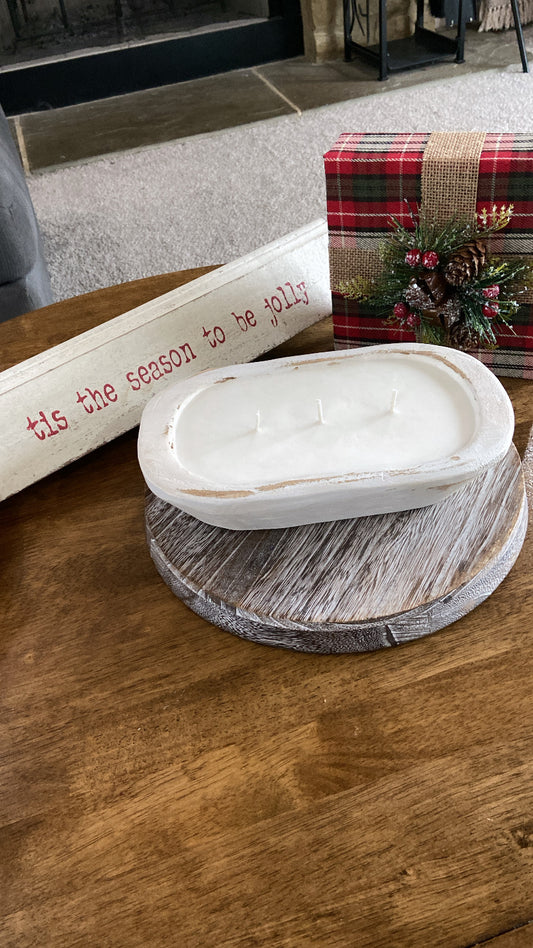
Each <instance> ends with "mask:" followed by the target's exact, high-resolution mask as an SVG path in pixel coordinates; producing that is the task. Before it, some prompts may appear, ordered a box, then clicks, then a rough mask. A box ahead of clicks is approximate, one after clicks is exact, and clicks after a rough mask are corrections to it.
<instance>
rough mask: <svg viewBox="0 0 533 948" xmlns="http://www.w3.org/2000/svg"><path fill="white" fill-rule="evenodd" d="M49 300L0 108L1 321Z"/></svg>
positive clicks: (25, 193)
mask: <svg viewBox="0 0 533 948" xmlns="http://www.w3.org/2000/svg"><path fill="white" fill-rule="evenodd" d="M52 302H53V297H52V289H51V286H50V277H49V274H48V270H47V268H46V263H45V260H44V256H43V250H42V245H41V236H40V233H39V227H38V224H37V220H36V217H35V211H34V209H33V204H32V202H31V197H30V193H29V191H28V186H27V184H26V179H25V177H24V171H23V169H22V165H21V162H20V158H19V155H18V151H17V149H16V147H15V143H14V141H13V139H12V137H11V132H10V128H9V123H8V121H7V119H6V117H5V115H4V113H3V111H2V109H0V322H4V321H5V320H6V319H11V318H12V317H13V316H20V315H21V314H22V313H27V312H29V311H30V310H32V309H39V308H40V307H41V306H47V305H48V304H49V303H52Z"/></svg>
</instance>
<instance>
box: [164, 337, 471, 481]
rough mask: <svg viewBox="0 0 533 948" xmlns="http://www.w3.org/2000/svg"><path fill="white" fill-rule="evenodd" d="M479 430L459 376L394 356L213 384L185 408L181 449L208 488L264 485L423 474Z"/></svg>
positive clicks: (177, 441) (289, 368)
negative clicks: (396, 472)
mask: <svg viewBox="0 0 533 948" xmlns="http://www.w3.org/2000/svg"><path fill="white" fill-rule="evenodd" d="M394 392H396V395H394V394H393V393H394ZM317 402H318V412H317ZM258 412H259V413H260V419H261V423H260V426H259V427H258V426H257V423H256V421H257V413H258ZM322 419H323V421H322ZM475 425H476V413H475V410H474V405H473V403H472V398H471V395H470V393H469V391H468V388H467V386H466V385H465V383H464V380H463V379H461V377H460V376H458V375H457V373H456V372H453V370H451V369H447V367H446V366H442V365H439V364H436V363H432V362H431V361H428V360H420V359H419V360H417V359H416V358H411V359H406V358H405V356H403V357H402V356H401V355H400V354H399V353H398V354H394V353H387V354H383V355H382V356H380V357H379V356H378V357H376V358H374V359H372V360H366V361H365V360H359V361H358V362H357V361H356V362H353V361H346V360H342V361H341V360H335V361H325V362H324V361H321V362H318V363H312V362H311V363H307V364H304V365H286V366H283V367H281V368H279V369H278V370H277V371H276V372H275V374H274V375H266V374H264V373H263V374H255V375H252V376H248V377H246V378H233V379H231V378H230V379H227V380H226V381H224V382H221V383H219V384H217V385H208V386H206V387H205V388H204V389H202V390H201V391H199V392H197V393H196V394H194V395H193V396H192V397H191V398H190V399H189V400H188V401H187V402H186V403H185V404H184V405H182V407H181V409H180V411H179V414H178V416H177V419H176V425H175V437H174V450H175V452H176V457H177V459H178V461H179V463H180V464H181V465H182V466H183V467H184V468H185V469H186V470H188V471H189V472H190V473H191V474H193V475H194V476H196V477H198V478H202V479H203V480H204V481H205V482H206V483H209V484H211V485H212V484H213V483H217V484H219V485H225V486H227V487H243V486H257V485H260V484H268V483H275V482H279V481H288V480H295V479H304V478H317V477H327V476H331V475H334V474H338V473H339V472H342V473H345V474H348V473H351V472H358V473H362V472H376V471H383V470H387V471H391V470H405V469H407V468H413V467H416V466H418V465H420V464H424V463H426V462H428V461H436V460H439V459H441V458H445V457H448V456H449V455H453V454H455V453H457V452H458V451H460V450H461V449H462V448H463V447H464V445H465V444H467V443H468V441H470V439H471V438H472V436H473V434H474V430H475Z"/></svg>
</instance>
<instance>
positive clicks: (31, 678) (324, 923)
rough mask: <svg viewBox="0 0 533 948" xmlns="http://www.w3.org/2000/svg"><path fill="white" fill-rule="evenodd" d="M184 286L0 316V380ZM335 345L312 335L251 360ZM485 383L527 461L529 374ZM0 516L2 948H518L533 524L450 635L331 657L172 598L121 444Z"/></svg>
mask: <svg viewBox="0 0 533 948" xmlns="http://www.w3.org/2000/svg"><path fill="white" fill-rule="evenodd" d="M202 272H205V271H203V270H199V271H186V272H183V273H175V274H168V275H165V276H161V277H154V278H151V279H148V280H139V281H136V282H134V283H131V284H125V285H122V286H118V287H112V288H110V289H108V290H101V291H97V292H95V293H91V294H88V295H86V296H83V297H79V298H76V299H73V300H68V301H65V302H62V303H58V304H56V305H54V306H50V307H47V308H46V309H44V310H41V311H38V312H35V313H31V314H28V315H27V316H24V317H20V318H18V319H16V320H12V321H11V322H8V323H3V324H0V363H1V364H0V367H1V368H2V369H4V368H7V367H8V366H9V365H11V364H13V363H15V362H18V361H20V360H22V359H25V358H28V357H29V356H31V355H33V354H35V353H36V352H39V351H41V350H43V349H46V348H48V347H49V346H51V345H55V344H56V343H58V342H61V341H63V340H64V339H65V338H68V337H69V336H72V335H75V334H77V333H79V332H82V331H83V330H85V329H88V328H90V327H91V326H93V325H96V324H98V323H99V322H102V321H103V320H105V319H109V318H112V317H113V316H116V315H118V314H119V313H121V312H124V311H126V310H128V309H130V308H132V307H133V306H136V305H139V304H140V303H142V302H145V301H147V300H148V299H150V298H152V297H154V296H157V295H159V294H161V293H164V292H167V291H168V290H170V289H172V288H173V287H175V286H177V285H178V284H179V283H181V282H185V281H187V280H188V279H191V278H192V277H194V276H197V275H199V274H200V273H202ZM331 347H332V335H331V326H330V323H329V321H328V320H325V321H323V322H322V323H320V324H318V325H317V326H315V327H313V328H312V329H311V330H307V331H306V332H305V333H302V334H301V335H300V336H298V337H297V338H295V339H294V340H292V341H291V342H289V343H286V344H284V346H283V347H281V348H280V349H278V350H276V351H275V353H272V354H276V355H281V354H287V353H289V352H305V351H311V350H318V349H328V348H331ZM504 384H505V386H506V388H507V390H508V391H509V393H510V395H511V398H512V400H513V403H514V406H515V411H516V420H517V426H516V437H515V443H516V445H517V448H518V450H519V452H520V453H521V454H522V455H523V454H524V451H525V450H526V445H527V442H528V438H529V432H530V429H531V425H532V422H533V383H531V382H524V381H521V380H507V381H504ZM532 452H533V446H532V445H530V447H529V449H528V451H527V458H528V465H527V470H526V475H527V478H528V479H529V485H530V488H531V487H533V473H532V471H531V469H530V465H531V462H532V457H531V455H532ZM0 521H1V534H0V535H1V538H2V546H1V554H0V555H1V563H2V575H1V594H0V596H1V603H2V606H1V615H2V625H1V633H0V634H1V658H0V683H1V685H0V729H1V734H2V737H1V742H0V750H1V759H0V768H1V787H2V789H1V795H0V823H1V829H0V865H1V873H2V883H1V886H0V932H1V937H0V943H1V944H2V945H3V946H13V948H23V946H38V948H44V946H53V948H63V946H65V948H67V946H68V948H73V946H80V948H81V946H83V948H85V946H89V945H91V946H93V945H94V946H98V948H104V946H105V948H110V946H120V948H130V946H143V948H159V946H165V948H168V946H179V948H190V946H192V948H196V946H198V948H215V946H216V948H220V946H231V948H245V946H246V948H248V946H264V948H272V946H283V948H288V946H290V948H293V946H294V948H301V946H305V948H307V946H319V948H330V946H336V948H337V946H343V948H344V946H346V948H365V946H368V948H382V946H383V948H438V946H445V948H452V946H453V948H455V946H457V948H458V946H461V948H466V946H473V945H478V944H487V943H488V944H491V945H494V946H497V948H517V946H520V948H525V946H530V945H532V944H533V924H532V923H531V921H530V920H531V919H532V918H533V895H532V893H533V855H532V854H533V767H532V761H533V736H532V735H533V713H532V700H531V689H532V680H533V678H532V673H533V667H532V665H533V662H532V658H533V636H532V629H533V597H532V592H533V538H532V537H531V535H530V534H529V535H528V536H527V538H526V541H525V544H524V546H523V548H522V552H521V553H520V556H519V558H518V560H517V563H516V565H515V566H514V568H513V569H512V571H511V573H510V574H509V575H508V577H507V578H506V579H505V580H504V582H503V583H502V584H501V586H499V587H498V588H497V589H496V591H495V592H494V593H493V595H492V596H491V597H490V598H489V599H488V600H487V601H486V602H485V603H483V604H482V605H481V606H479V607H478V608H477V609H476V610H474V611H473V612H471V613H470V614H469V615H467V616H466V617H465V618H463V619H461V620H460V621H459V622H456V623H455V624H454V625H451V626H449V627H448V628H446V629H444V630H443V631H441V632H437V633H436V634H434V635H432V636H430V637H428V638H426V639H421V640H419V641H417V642H414V643H411V644H408V645H404V646H401V647H399V648H391V649H385V650H382V651H379V652H374V653H370V654H359V655H340V656H328V655H309V654H300V653H297V652H291V651H287V650H284V649H275V648H269V647H266V646H261V645H257V644H253V643H251V642H248V641H244V640H241V639H238V638H236V637H234V636H232V635H230V634H229V633H227V632H224V631H222V630H220V629H218V628H216V627H214V626H211V625H209V624H208V623H207V622H205V621H203V620H202V619H200V618H199V617H198V616H197V615H195V614H194V613H193V612H191V611H189V610H188V609H187V608H186V606H185V605H184V604H183V603H182V602H181V601H180V600H178V599H177V598H175V597H174V596H173V595H172V593H171V592H170V590H169V589H168V588H167V586H166V585H165V584H164V583H163V582H162V580H161V579H160V578H159V576H158V574H157V572H156V570H155V568H154V566H153V564H152V562H151V559H150V556H149V554H148V550H147V546H146V542H145V537H144V485H143V480H142V477H141V474H140V471H139V467H138V464H137V460H136V431H132V432H130V433H129V434H127V435H124V436H123V437H121V438H118V439H117V440H116V441H114V442H112V443H111V444H109V445H106V446H105V447H102V448H100V449H99V450H97V451H95V452H93V453H92V454H90V455H88V456H87V457H85V458H83V459H82V460H80V461H78V462H76V463H74V464H72V465H70V466H69V467H67V468H65V469H64V470H62V471H60V472H58V473H56V474H54V475H52V476H50V477H48V478H47V479H45V480H43V481H41V482H39V483H37V484H35V485H34V486H32V487H30V488H28V489H26V490H25V491H23V492H21V493H20V494H17V495H15V496H13V497H12V498H10V499H9V500H7V501H4V502H3V504H2V505H0Z"/></svg>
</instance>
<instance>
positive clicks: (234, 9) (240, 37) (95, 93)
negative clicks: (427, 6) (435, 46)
mask: <svg viewBox="0 0 533 948" xmlns="http://www.w3.org/2000/svg"><path fill="white" fill-rule="evenodd" d="M395 6H396V8H400V7H401V9H402V13H401V14H400V20H401V22H400V24H399V29H400V35H401V31H402V30H404V31H405V30H406V31H408V23H409V17H408V14H407V12H406V11H405V5H404V3H403V0H389V4H388V15H389V9H390V17H391V18H392V19H391V24H392V29H393V31H394V30H395V31H396V33H398V25H397V24H396V23H395V18H396V19H398V14H397V13H395ZM91 17H92V19H91ZM98 18H99V20H98ZM374 19H375V18H374ZM369 23H370V24H371V23H372V14H371V15H370V17H369ZM403 35H406V34H405V32H404V34H403ZM302 54H304V55H305V58H306V59H307V60H308V61H310V62H322V61H325V60H331V59H342V58H343V55H344V37H343V4H342V0H203V2H200V3H198V2H196V0H93V2H92V3H91V4H86V3H84V2H82V0H33V2H32V3H31V4H29V3H28V2H27V0H0V102H1V103H2V105H3V108H4V111H5V112H6V113H7V114H8V115H13V114H17V113H23V112H27V111H35V110H39V109H46V108H56V107H61V106H65V105H72V104H76V103H78V102H83V101H90V100H92V99H98V98H106V97H108V96H112V95H120V94H123V93H126V92H132V91H136V90H139V89H147V88H152V87H155V86H158V85H165V84H168V83H175V82H181V81H184V80H188V79H195V78H199V77H201V76H207V75H213V74H216V73H220V72H225V71H228V70H232V69H239V68H247V67H252V66H255V65H260V64H263V63H266V62H271V61H275V60H280V59H288V58H292V57H295V56H299V55H302Z"/></svg>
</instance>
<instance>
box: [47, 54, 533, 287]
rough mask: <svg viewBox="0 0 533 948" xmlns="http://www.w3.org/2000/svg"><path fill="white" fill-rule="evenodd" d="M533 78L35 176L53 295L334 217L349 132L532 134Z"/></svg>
mask: <svg viewBox="0 0 533 948" xmlns="http://www.w3.org/2000/svg"><path fill="white" fill-rule="evenodd" d="M511 70H512V71H511ZM532 83H533V79H532V77H531V74H524V73H520V72H518V73H517V72H515V71H514V67H510V69H509V70H506V71H504V72H501V71H498V70H488V71H486V72H480V73H475V74H470V75H468V76H464V77H457V78H454V79H447V80H445V81H439V82H426V83H423V84H422V85H417V86H413V87H410V88H409V89H402V90H395V91H392V92H384V93H380V94H378V95H373V96H370V97H368V98H364V99H353V100H350V101H348V102H343V103H341V104H338V105H334V106H328V107H325V108H320V109H315V110H312V111H309V112H304V113H303V114H302V115H301V116H298V115H289V116H284V117H283V118H279V119H269V120H267V121H265V122H260V123H254V124H253V125H245V126H240V127H239V128H235V129H228V130H225V131H221V132H215V133H212V134H208V135H201V136H196V137H193V138H188V139H181V140H179V141H174V142H169V143H167V144H164V145H159V146H155V147H151V148H145V149H142V150H139V151H135V152H126V153H121V154H117V155H113V156H110V157H106V158H103V159H98V160H96V161H92V162H88V163H86V164H80V165H76V166H74V167H69V168H64V169H62V170H57V171H51V172H45V173H43V174H41V175H38V176H35V177H33V178H31V179H30V181H29V185H30V190H31V193H32V197H33V201H34V204H35V208H36V212H37V216H38V219H39V222H40V224H41V228H42V231H43V238H44V244H45V252H46V256H47V259H48V263H49V267H50V271H51V275H52V283H53V287H54V292H55V294H56V296H57V298H58V299H63V298H66V297H70V296H75V295H77V294H79V293H85V292H88V291H89V290H93V289H96V288H98V287H102V286H108V285H110V284H113V283H119V282H121V281H125V280H132V279H136V278H137V277H142V276H149V275H151V274H154V273H163V272H166V271H170V270H176V269H181V268H184V267H193V266H201V265H203V264H213V263H225V262H227V261H229V260H232V259H235V258H237V257H239V256H241V255H242V254H244V253H247V252H248V251H250V250H253V249H255V248H256V247H259V246H262V245H263V244H265V243H267V242H268V241H270V240H274V239H275V238H276V237H280V236H282V235H283V234H285V233H289V232H290V231H292V230H294V229H295V228H297V227H299V226H300V225H301V224H305V223H307V222H309V221H312V220H314V219H315V218H317V217H321V216H324V217H325V214H326V204H325V188H324V172H323V161H322V155H323V153H324V152H325V151H327V149H328V148H329V147H331V146H332V145H333V143H334V142H335V140H336V138H337V137H338V135H339V134H340V133H341V132H345V131H433V130H439V129H442V130H465V131H466V130H476V129H477V130H481V131H493V132H494V131H496V132H497V131H521V132H522V131H526V132H527V131H533V84H532Z"/></svg>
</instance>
